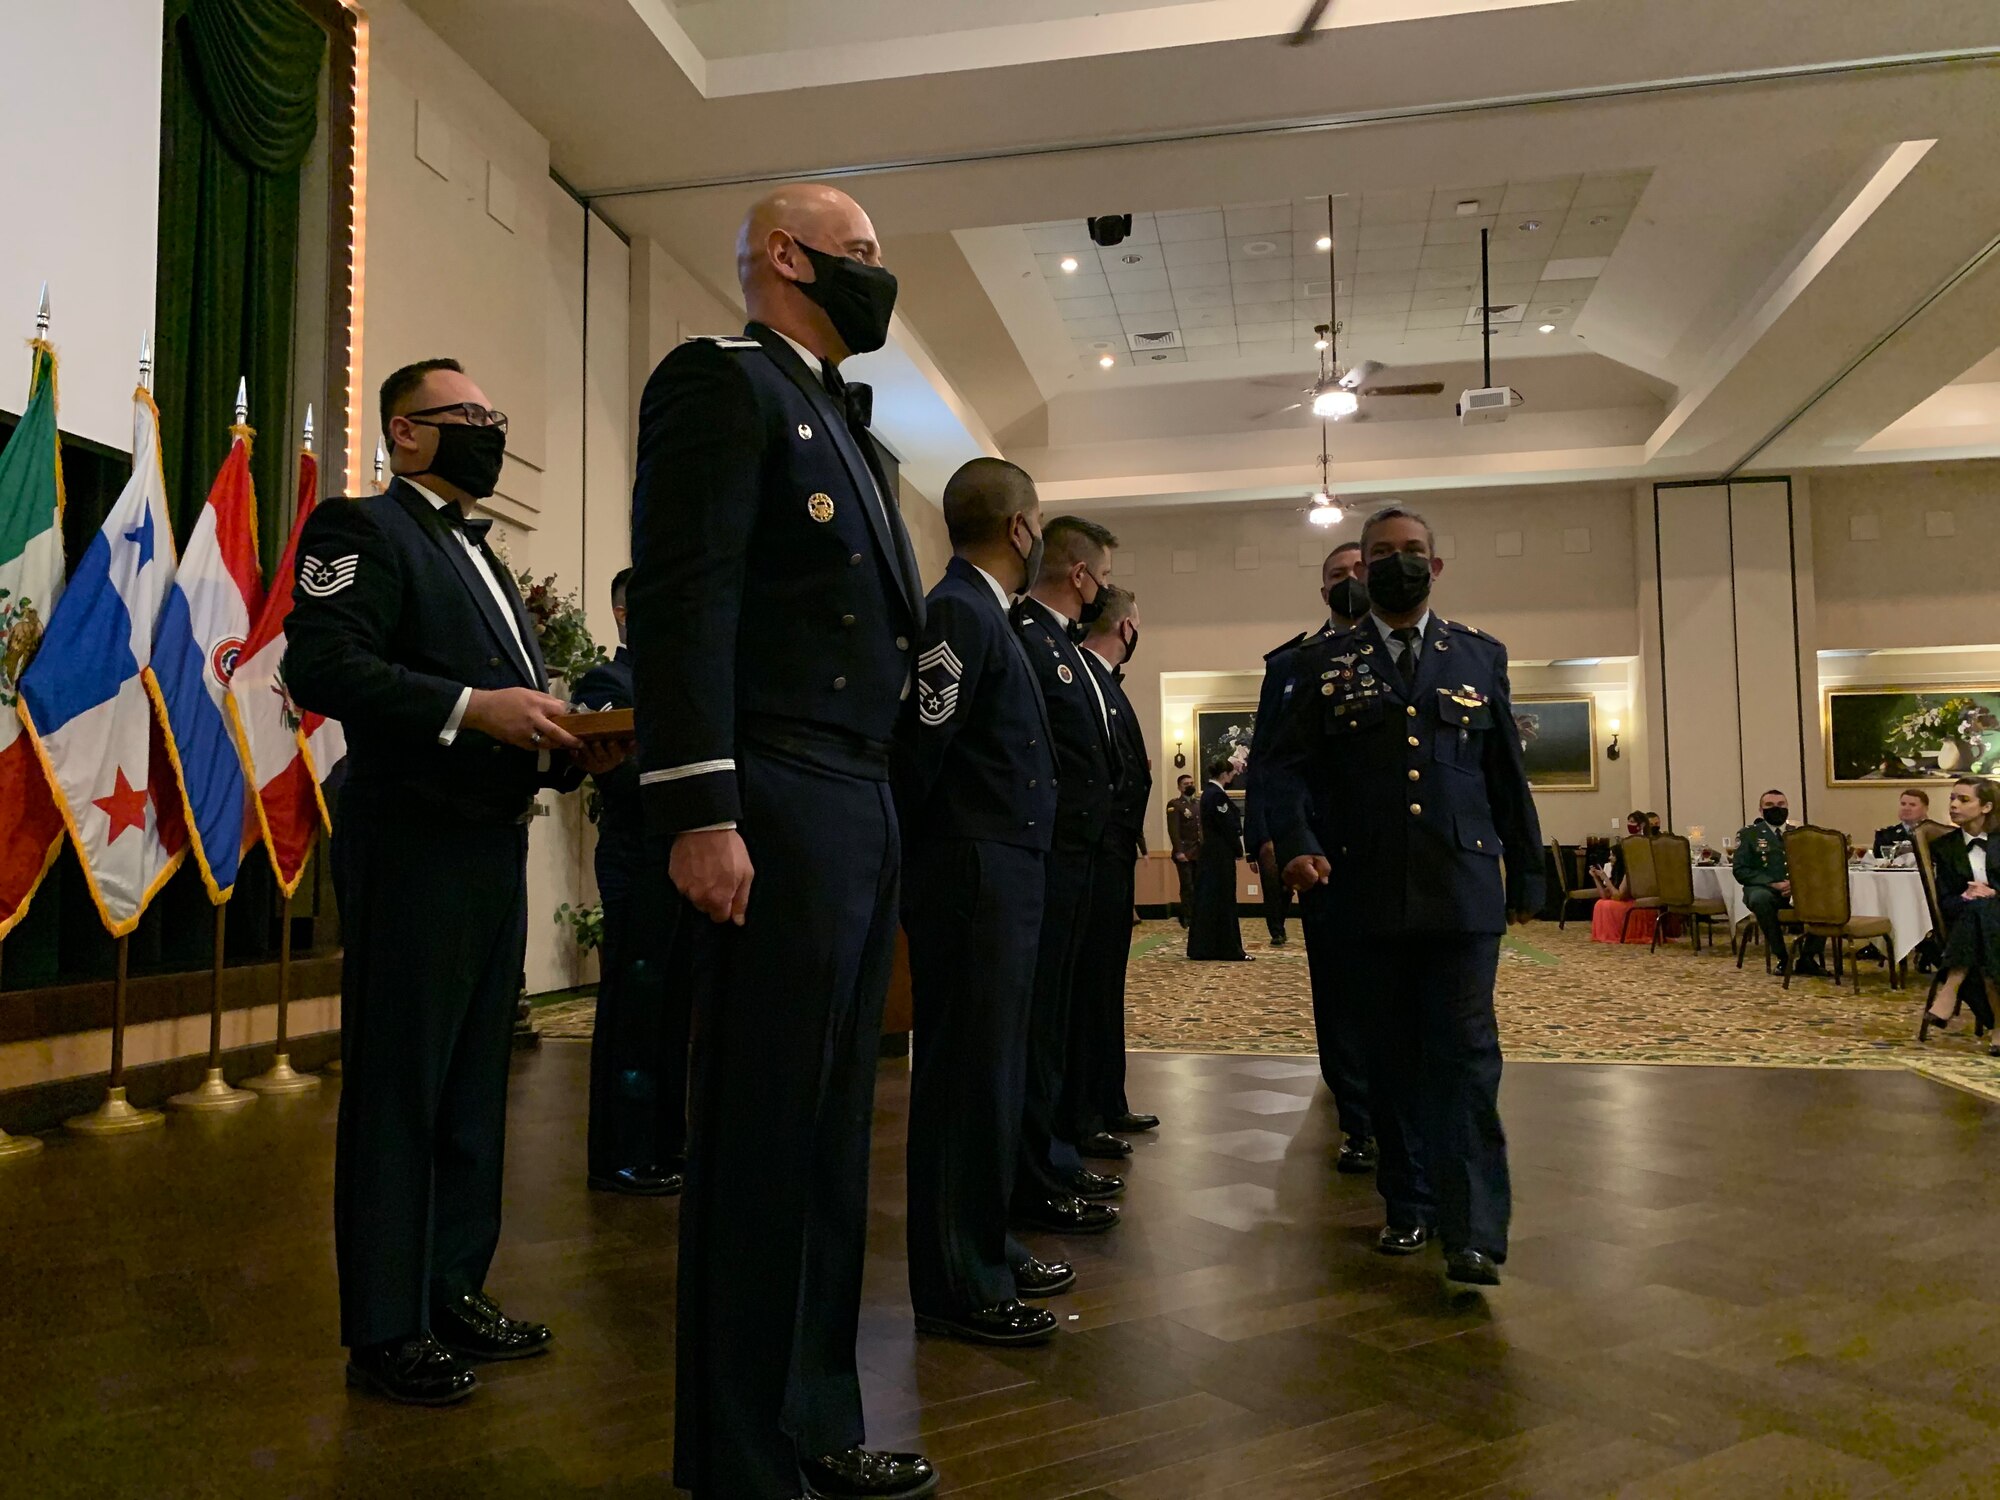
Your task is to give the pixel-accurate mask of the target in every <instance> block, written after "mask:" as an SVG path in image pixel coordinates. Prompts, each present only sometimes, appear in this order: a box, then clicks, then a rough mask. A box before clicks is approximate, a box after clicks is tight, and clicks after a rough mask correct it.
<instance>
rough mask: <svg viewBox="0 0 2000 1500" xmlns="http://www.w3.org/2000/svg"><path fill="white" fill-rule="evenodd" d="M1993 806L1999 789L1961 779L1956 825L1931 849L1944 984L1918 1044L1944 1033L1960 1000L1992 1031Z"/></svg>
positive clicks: (1997, 921)
mask: <svg viewBox="0 0 2000 1500" xmlns="http://www.w3.org/2000/svg"><path fill="white" fill-rule="evenodd" d="M1996 803H2000V787H1996V786H1995V785H1994V783H1992V782H1990V781H1988V780H1986V779H1985V778H1984V777H1980V776H1965V777H1961V778H1960V779H1959V780H1958V781H1956V782H1954V783H1953V784H1952V788H1951V820H1952V822H1954V823H1956V824H1957V825H1958V826H1957V827H1956V828H1954V829H1953V830H1952V831H1951V832H1950V833H1947V834H1946V835H1945V836H1944V837H1943V838H1941V839H1937V840H1935V841H1933V842H1932V844H1931V868H1932V870H1933V871H1934V872H1935V874H1936V877H1937V897H1938V910H1939V911H1940V912H1941V913H1942V914H1943V916H1944V920H1945V938H1944V955H1943V957H1942V959H1941V960H1940V963H1941V966H1942V967H1943V969H1944V979H1943V980H1942V981H1941V982H1940V983H1939V985H1938V988H1937V993H1936V994H1935V995H1933V996H1932V997H1931V1003H1930V1006H1929V1008H1928V1009H1926V1010H1925V1011H1924V1018H1923V1020H1922V1022H1920V1023H1919V1024H1918V1026H1917V1040H1918V1041H1920V1042H1921V1041H1923V1040H1924V1039H1925V1038H1926V1037H1928V1036H1929V1035H1930V1033H1931V1032H1932V1031H1941V1030H1943V1029H1944V1027H1945V1026H1946V1025H1947V1024H1948V1023H1949V1022H1950V1020H1951V1018H1952V1017H1953V1016H1955V1015H1957V1014H1958V1007H1959V1004H1960V1002H1961V1000H1962V1001H1963V1002H1964V1003H1965V1004H1967V1005H1969V1006H1971V1007H1972V1014H1973V1019H1974V1021H1975V1022H1976V1023H1977V1025H1978V1029H1979V1030H1980V1031H1981V1032H1985V1031H1990V1030H1992V1028H1993V1012H1992V1009H1991V1008H1990V1006H1989V1005H1988V1003H1987V986H1989V985H1991V984H1992V983H1994V982H1995V981H1997V980H2000V901H1996V900H1995V899H1994V889H1993V882H1992V871H1991V869H1990V867H1989V865H1988V863H1987V839H1988V837H1989V835H1990V834H1992V833H1993V832H1994V831H1995V830H1996V826H2000V813H1996V811H1995V804H1996ZM1968 980H1969V981H1971V983H1970V987H1969V988H1968V987H1967V981H1968Z"/></svg>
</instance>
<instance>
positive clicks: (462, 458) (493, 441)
mask: <svg viewBox="0 0 2000 1500" xmlns="http://www.w3.org/2000/svg"><path fill="white" fill-rule="evenodd" d="M417 425H418V426H421V427H431V426H435V427H436V429H437V435H438V445H437V452H436V453H433V454H432V455H431V466H430V467H429V468H428V469H418V470H416V473H418V474H430V475H432V476H434V477H436V478H438V479H442V480H443V481H444V482H445V483H446V484H449V485H454V486H456V487H457V488H459V489H461V490H464V491H465V493H466V494H468V495H470V496H472V498H473V499H475V500H484V499H485V498H486V497H487V496H488V495H490V494H492V493H493V491H494V490H495V489H496V488H497V487H498V486H499V483H500V461H501V460H502V459H503V458H505V457H506V454H507V433H506V430H505V429H504V428H500V427H469V426H467V425H466V424H465V423H463V422H438V423H435V424H433V423H430V422H420V423H418V424H417Z"/></svg>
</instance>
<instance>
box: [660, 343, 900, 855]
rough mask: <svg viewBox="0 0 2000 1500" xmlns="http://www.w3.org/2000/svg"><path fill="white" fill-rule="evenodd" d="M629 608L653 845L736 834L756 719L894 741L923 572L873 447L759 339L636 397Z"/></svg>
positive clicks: (702, 354) (693, 347) (665, 363)
mask: <svg viewBox="0 0 2000 1500" xmlns="http://www.w3.org/2000/svg"><path fill="white" fill-rule="evenodd" d="M878 492H879V498H878ZM626 602H627V606H628V608H629V610H630V614H629V617H628V619H627V632H628V635H629V638H630V640H631V643H632V658H633V672H634V678H635V683H634V685H635V688H636V691H637V698H638V730H639V754H640V764H639V773H640V774H639V779H640V782H641V784H642V786H643V788H644V791H643V793H642V796H643V798H644V802H645V809H646V817H647V820H648V822H649V824H650V825H651V826H652V827H653V828H654V829H655V830H656V831H658V832H661V833H678V832H681V831H683V830H685V829H693V828H707V827H711V826H713V825H716V824H720V823H728V822H733V821H735V819H736V818H737V817H738V815H739V812H740V808H741V802H740V798H739V797H738V793H737V781H736V753H737V739H738V735H739V733H740V732H742V730H743V729H744V727H745V725H746V724H747V723H749V721H752V720H762V721H767V722H770V723H772V724H773V725H774V726H776V727H778V728H780V729H782V728H784V727H785V726H789V725H800V726H804V727H805V728H807V729H809V730H811V731H813V732H814V734H815V738H816V742H820V743H827V744H838V743H840V742H841V741H842V739H843V737H845V738H846V739H851V740H853V741H857V742H860V743H861V744H862V745H864V746H875V747H882V746H887V745H888V743H889V741H890V740H891V739H892V738H893V736H894V734H895V731H896V721H897V719H898V717H899V716H900V714H901V711H902V701H903V695H904V693H905V691H906V690H907V687H908V685H909V681H910V672H911V666H912V663H913V661H914V659H915V643H916V637H917V635H918V633H919V631H920V630H921V629H922V626H923V622H924V613H923V611H924V597H923V588H922V585H921V583H920V582H919V581H918V576H917V566H916V557H915V554H914V553H913V552H912V551H911V548H910V539H909V536H908V534H907V532H906V531H905V530H904V527H903V520H902V514H901V512H900V511H899V510H898V509H897V505H896V496H895V494H894V493H893V492H891V491H889V489H888V486H887V483H886V481H885V479H884V478H883V476H882V474H881V473H880V472H879V470H878V469H877V466H876V464H875V462H874V456H873V454H872V452H871V451H869V449H868V446H867V439H866V434H865V433H862V432H859V431H856V430H851V429H850V428H849V426H848V419H847V413H846V412H845V410H843V409H842V408H841V407H839V406H838V405H837V404H836V403H835V402H834V400H833V398H832V397H831V396H830V395H828V394H827V392H826V389H825V387H824V386H823V384H822V383H821V380H820V377H819V372H817V371H814V370H811V369H809V368H808V367H807V365H806V363H805V361H804V360H802V359H800V358H799V356H798V354H797V352H796V351H794V350H793V348H792V346H791V345H790V344H788V343H786V342H785V340H784V339H783V338H782V337H781V336H780V335H778V334H777V333H774V332H773V331H772V330H770V329H769V328H766V327H764V326H763V325H762V324H758V323H752V324H751V325H750V327H749V329H748V330H747V331H746V333H745V336H744V337H742V338H719V339H691V340H689V341H688V342H687V343H684V344H682V345H681V346H680V347H679V348H677V349H675V350H674V351H673V352H672V353H671V354H669V355H668V356H667V357H666V358H665V359H663V360H661V361H660V364H659V367H658V368H657V369H655V370H654V371H653V375H652V378H651V379H650V380H648V381H647V382H646V392H645V396H644V397H643V399H642V400H641V402H640V407H639V443H638V466H637V472H636V474H635V477H634V481H633V490H632V580H631V583H630V584H629V585H628V586H627V590H626ZM841 768H842V767H838V766H836V767H835V769H841Z"/></svg>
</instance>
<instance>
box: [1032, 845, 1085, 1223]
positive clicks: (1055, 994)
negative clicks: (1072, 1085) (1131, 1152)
mask: <svg viewBox="0 0 2000 1500" xmlns="http://www.w3.org/2000/svg"><path fill="white" fill-rule="evenodd" d="M1047 868H1048V886H1047V895H1046V897H1045V899H1044V901H1043V903H1042V931H1041V937H1040V939H1039V941H1038V942H1037V944H1036V950H1035V988H1034V1004H1033V1005H1032V1007H1031V1008H1030V1010H1029V1013H1028V1076H1027V1087H1026V1088H1025V1089H1024V1090H1023V1104H1022V1109H1021V1151H1020V1165H1019V1168H1018V1169H1017V1171H1016V1172H1015V1174H1014V1196H1015V1198H1016V1200H1018V1201H1023V1202H1031V1201H1033V1200H1034V1199H1036V1198H1056V1197H1067V1196H1068V1195H1069V1188H1068V1186H1067V1185H1066V1184H1065V1183H1064V1182H1063V1181H1062V1179H1061V1178H1060V1176H1058V1174H1057V1169H1056V1165H1055V1162H1056V1156H1055V1153H1056V1151H1057V1129H1056V1126H1057V1118H1058V1117H1057V1109H1058V1107H1059V1105H1060V1103H1061V1100H1062V1090H1063V1075H1064V1072H1065V1070H1066V1069H1067V1068H1068V1065H1069V1036H1070V1031H1069V1008H1070V998H1071V993H1072V988H1073V986H1074V984H1075V982H1076V961H1077V954H1078V952H1079V951H1080V950H1081V947H1082V944H1083V933H1084V924H1085V918H1086V916H1087V914H1088V913H1089V910H1090V893H1091V885H1092V882H1093V880H1094V879H1095V875H1096V869H1097V849H1096V846H1094V845H1093V846H1091V847H1089V848H1084V849H1063V848H1058V849H1053V850H1051V851H1050V852H1049V857H1048V866H1047ZM1067 1155H1068V1157H1069V1159H1070V1160H1071V1161H1075V1160H1076V1153H1075V1150H1074V1148H1071V1149H1070V1150H1069V1151H1068V1152H1067Z"/></svg>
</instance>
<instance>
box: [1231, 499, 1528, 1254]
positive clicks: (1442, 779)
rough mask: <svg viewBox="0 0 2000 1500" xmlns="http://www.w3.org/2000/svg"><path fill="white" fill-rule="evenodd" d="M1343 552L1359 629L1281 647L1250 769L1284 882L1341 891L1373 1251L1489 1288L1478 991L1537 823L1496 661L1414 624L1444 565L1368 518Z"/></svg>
mask: <svg viewBox="0 0 2000 1500" xmlns="http://www.w3.org/2000/svg"><path fill="white" fill-rule="evenodd" d="M1361 546H1362V551H1363V555H1364V556H1365V557H1366V558H1367V559H1368V595H1369V599H1370V601H1371V606H1372V607H1371V611H1370V615H1369V618H1368V619H1367V620H1364V621H1363V622H1361V623H1360V624H1358V625H1357V626H1355V627H1354V628H1353V629H1352V630H1344V631H1341V632H1339V633H1337V634H1335V635H1332V636H1330V637H1328V638H1327V639H1325V640H1321V641H1315V642H1313V643H1311V644H1310V645H1308V646H1306V647H1304V648H1302V649H1301V651H1300V652H1299V655H1298V660H1297V666H1296V673H1297V681H1298V687H1297V689H1296V690H1295V692H1294V694H1293V697H1294V700H1295V701H1294V706H1293V709H1292V711H1291V712H1289V713H1288V714H1286V715H1284V716H1283V717H1282V718H1281V719H1280V721H1279V725H1278V734H1277V737H1276V740H1275V742H1274V743H1273V744H1272V746H1271V749H1270V751H1269V753H1268V754H1267V755H1266V757H1265V759H1264V762H1263V765H1262V767H1261V774H1262V776H1263V777H1264V786H1265V791H1266V793H1267V794H1268V796H1269V799H1270V800H1269V803H1268V807H1267V816H1268V818H1269V819H1270V824H1271V828H1272V831H1273V832H1274V834H1275V835H1276V838H1277V846H1278V857H1279V858H1280V860H1282V861H1283V863H1284V870H1285V877H1286V879H1287V881H1289V882H1290V883H1291V884H1292V885H1293V886H1294V888H1296V889H1299V890H1310V889H1312V888H1313V887H1314V886H1316V885H1319V884H1321V883H1323V882H1326V883H1331V885H1332V886H1333V889H1334V892H1335V894H1336V895H1337V896H1338V897H1339V905H1338V906H1337V907H1336V908H1335V910H1334V913H1333V916H1332V919H1331V926H1332V929H1333V934H1334V936H1335V938H1336V939H1337V940H1338V941H1339V942H1340V943H1341V945H1342V946H1343V947H1344V948H1345V949H1346V950H1347V951H1348V953H1349V954H1350V956H1351V958H1352V960H1353V964H1352V968H1351V969H1350V970H1349V979H1350V982H1351V985H1352V994H1353V995H1354V997H1355V999H1356V1000H1357V1001H1358V1003H1359V1004H1360V1005H1361V1007H1362V1010H1363V1013H1364V1015H1365V1016H1366V1017H1367V1023H1366V1024H1367V1026H1368V1034H1369V1042H1370V1047H1369V1051H1370V1064H1371V1066H1370V1070H1369V1076H1370V1077H1371V1078H1372V1079H1374V1080H1375V1081H1376V1082H1377V1083H1379V1084H1380V1085H1381V1088H1380V1090H1379V1095H1380V1097H1377V1098H1376V1099H1374V1100H1373V1101H1372V1102H1373V1104H1374V1106H1375V1108H1374V1115H1375V1127H1376V1131H1377V1134H1378V1136H1379V1138H1380V1143H1381V1165H1380V1171H1379V1172H1378V1174H1377V1183H1378V1185H1379V1187H1380V1189H1381V1192H1382V1196H1383V1199H1384V1201H1385V1202H1386V1204H1387V1206H1388V1218H1389V1222H1388V1227H1387V1228H1385V1229H1384V1230H1383V1232H1382V1235H1381V1237H1380V1240H1379V1244H1380V1246H1381V1248H1382V1249H1383V1250H1384V1251H1385V1252H1388V1253H1391V1254H1410V1253H1413V1252H1415V1251H1417V1250H1420V1249H1422V1248H1423V1247H1424V1245H1425V1244H1426V1243H1427V1242H1428V1241H1429V1239H1430V1237H1431V1235H1432V1233H1433V1232H1435V1233H1436V1234H1437V1236H1438V1237H1439V1238H1441V1239H1442V1240H1443V1242H1444V1249H1445V1266H1446V1275H1447V1276H1448V1277H1449V1278H1450V1279H1451V1280H1452V1281H1454V1282H1458V1283H1461V1284H1468V1285H1482V1286H1490V1285H1494V1284H1497V1283H1498V1281H1499V1279H1500V1272H1499V1266H1500V1263H1501V1262H1503V1261H1504V1260H1505V1259H1506V1258H1507V1221H1508V1217H1509V1211H1510V1200H1509V1188H1508V1178H1507V1142H1506V1137H1505V1135H1504V1134H1503V1133H1502V1132H1501V1129H1500V1110H1499V1092H1500V1037H1499V1032H1498V1029H1497V1027H1496V1025H1495V1022H1494V1017H1493V982H1494V977H1495V973H1496V970H1497V968H1498V964H1499V958H1500V938H1501V936H1502V935H1503V934H1504V933H1505V932H1506V930H1507V925H1508V923H1509V922H1510V921H1527V920H1530V919H1531V918H1532V916H1533V914H1534V913H1535V912H1537V911H1539V910H1540V909H1541V904H1542V843H1541V829H1540V826H1539V824H1538V823H1537V821H1536V818H1535V804H1534V798H1533V796H1532V794H1531V793H1530V791H1529V789H1528V777H1527V773H1526V771H1525V770H1524V769H1523V766H1522V763H1521V741H1520V737H1519V736H1518V735H1517V734H1516V733H1515V732H1514V712H1513V703H1512V694H1511V691H1510V689H1509V687H1508V682H1507V648H1506V647H1504V646H1502V645H1501V644H1500V643H1499V642H1498V641H1496V640H1494V639H1493V638H1492V637H1491V636H1489V635H1485V634H1483V633H1481V632H1480V631H1477V630H1474V629H1473V628H1472V627H1471V626H1469V625H1460V624H1458V623H1456V622H1452V621H1446V620H1444V619H1441V618H1440V617H1439V616H1437V615H1436V614H1434V613H1433V612H1432V611H1431V609H1430V606H1429V602H1428V601H1429V598H1430V591H1431V581H1432V579H1433V578H1435V577H1436V576H1437V575H1438V574H1439V573H1441V572H1442V571H1443V570H1444V564H1443V563H1442V562H1441V561H1440V560H1439V559H1438V558H1437V556H1436V552H1435V548H1434V546H1433V542H1432V537H1431V530H1430V527H1429V526H1428V525H1427V524H1426V523H1425V522H1424V520H1423V518H1422V517H1420V516H1417V515H1414V514H1412V513H1411V512H1409V511H1406V510H1402V509H1400V508H1398V507H1395V506H1391V507H1389V508H1387V509H1385V510H1381V511H1377V512H1376V513H1375V514H1374V515H1373V516H1371V517H1369V519H1368V523H1367V524H1366V525H1365V526H1364V527H1362V530H1361ZM1503 859H1504V861H1505V866H1504V870H1503V867H1502V860H1503ZM1408 1119H1414V1121H1415V1123H1416V1134H1417V1137H1418V1140H1417V1145H1418V1147H1419V1149H1420V1150H1421V1152H1422V1156H1423V1164H1424V1168H1425V1171H1424V1173H1423V1175H1421V1176H1420V1175H1418V1174H1417V1173H1416V1172H1414V1171H1413V1170H1412V1164H1413V1155H1412V1151H1411V1148H1410V1143H1409V1139H1408V1131H1407V1129H1406V1126H1405V1121H1406V1120H1408Z"/></svg>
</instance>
